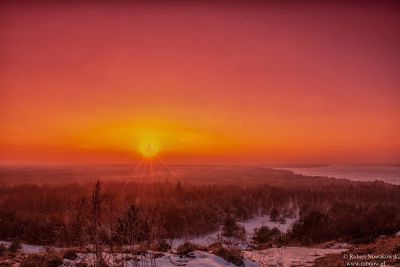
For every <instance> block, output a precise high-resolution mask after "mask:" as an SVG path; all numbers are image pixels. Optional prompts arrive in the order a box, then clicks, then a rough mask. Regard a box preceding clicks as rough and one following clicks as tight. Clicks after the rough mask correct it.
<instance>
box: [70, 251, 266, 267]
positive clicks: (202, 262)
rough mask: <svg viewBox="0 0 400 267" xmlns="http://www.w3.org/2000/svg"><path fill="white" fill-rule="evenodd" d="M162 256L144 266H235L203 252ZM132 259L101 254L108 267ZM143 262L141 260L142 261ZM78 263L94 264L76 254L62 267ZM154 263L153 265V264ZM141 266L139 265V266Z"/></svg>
mask: <svg viewBox="0 0 400 267" xmlns="http://www.w3.org/2000/svg"><path fill="white" fill-rule="evenodd" d="M163 254H164V255H163V256H161V257H159V258H156V259H155V262H153V264H151V263H150V260H149V259H147V265H146V264H145V265H146V266H157V267H173V266H188V267H190V266H196V267H217V266H218V267H220V266H227V267H234V266H236V265H234V264H232V263H230V262H227V261H226V260H224V259H223V258H221V257H218V256H216V255H214V254H211V253H208V252H203V251H193V252H192V253H190V254H189V255H188V256H187V257H180V256H178V255H176V254H172V253H163ZM126 257H130V258H132V257H131V256H130V255H126V254H121V253H119V254H116V255H114V256H113V257H110V256H108V255H107V254H105V253H104V254H103V258H104V259H105V261H106V262H107V263H108V264H109V265H110V266H119V265H118V264H119V263H120V262H121V261H122V259H124V258H125V259H124V266H125V267H133V266H135V265H134V262H133V260H130V261H129V258H128V259H127V258H126ZM142 261H143V259H142ZM78 262H86V263H89V264H90V263H91V262H94V254H81V253H78V258H77V259H76V260H74V261H71V260H67V259H64V263H63V265H62V266H63V267H64V266H65V267H66V266H74V263H78ZM154 263H155V264H154ZM140 266H141V265H140ZM244 266H245V267H258V266H259V265H258V264H256V263H254V262H252V261H250V260H248V259H244Z"/></svg>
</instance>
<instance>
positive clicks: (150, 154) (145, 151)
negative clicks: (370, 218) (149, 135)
mask: <svg viewBox="0 0 400 267" xmlns="http://www.w3.org/2000/svg"><path fill="white" fill-rule="evenodd" d="M139 152H140V154H142V155H143V156H144V157H146V158H154V157H155V156H156V155H157V153H158V151H157V149H156V148H155V147H154V145H152V144H151V143H148V144H146V146H144V147H141V148H140V150H139Z"/></svg>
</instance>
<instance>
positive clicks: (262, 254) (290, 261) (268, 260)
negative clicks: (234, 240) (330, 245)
mask: <svg viewBox="0 0 400 267" xmlns="http://www.w3.org/2000/svg"><path fill="white" fill-rule="evenodd" d="M344 251H346V249H321V248H307V247H281V248H270V249H265V250H254V251H244V255H245V257H246V258H248V259H250V260H252V261H254V262H256V263H257V264H258V265H259V266H263V267H267V266H282V267H289V266H310V265H312V264H313V262H314V261H315V259H317V258H320V257H323V256H325V255H327V254H337V253H342V252H344Z"/></svg>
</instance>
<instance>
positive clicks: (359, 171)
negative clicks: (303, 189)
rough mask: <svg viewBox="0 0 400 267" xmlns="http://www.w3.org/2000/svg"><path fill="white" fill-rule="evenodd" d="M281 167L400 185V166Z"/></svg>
mask: <svg viewBox="0 0 400 267" xmlns="http://www.w3.org/2000/svg"><path fill="white" fill-rule="evenodd" d="M279 169H284V170H291V171H293V172H294V173H296V174H303V175H308V176H327V177H333V178H344V179H349V180H353V181H375V180H379V181H384V182H387V183H391V184H398V185H400V167H397V166H364V165H331V166H326V167H305V168H279Z"/></svg>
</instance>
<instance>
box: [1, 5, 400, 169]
mask: <svg viewBox="0 0 400 267" xmlns="http://www.w3.org/2000/svg"><path fill="white" fill-rule="evenodd" d="M72 2H73V3H74V4H66V3H58V4H56V3H52V2H51V1H49V2H41V3H37V4H29V3H23V2H19V3H18V1H2V2H1V10H0V12H1V14H0V15H1V16H0V39H1V40H0V162H1V163H64V162H79V163H86V162H91V163H92V162H110V163H127V162H130V161H132V160H134V159H135V157H136V156H135V154H137V151H138V150H140V149H141V146H143V145H144V144H151V145H152V146H153V147H154V148H155V149H157V150H158V151H159V153H160V157H161V158H163V159H165V160H166V161H167V162H171V163H179V162H182V163H185V162H188V163H204V162H207V163H209V162H215V163H226V162H235V163H236V162H242V163H253V162H257V163H261V162H262V163H289V162H290V163H292V162H300V163H304V162H306V163H311V162H395V161H397V162H398V161H399V160H400V134H399V133H400V119H399V118H400V89H399V88H400V73H399V70H400V68H399V67H400V49H399V47H400V5H399V4H394V3H395V2H393V3H391V2H383V1H376V2H375V3H374V2H367V1H355V2H347V1H333V2H325V3H324V4H322V3H320V4H318V1H315V2H309V3H307V2H305V1H304V2H303V3H302V5H300V4H296V3H295V2H292V3H291V2H285V4H278V2H280V1H277V2H276V3H273V2H270V3H269V4H262V3H261V2H251V1H250V2H248V1H243V3H241V2H229V1H214V2H213V1H175V2H169V4H165V3H164V4H163V3H162V2H159V3H156V2H153V3H147V4H145V3H144V2H146V1H144V2H143V3H141V4H127V3H125V2H115V1H111V2H113V4H106V3H105V2H104V3H97V4H89V3H88V2H85V3H79V2H78V1H72ZM185 2H186V3H185ZM187 2H190V3H187ZM216 2H217V3H218V4H216ZM244 2H247V3H246V4H245V3H244ZM299 2H301V1H297V3H299ZM335 3H339V4H335Z"/></svg>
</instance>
